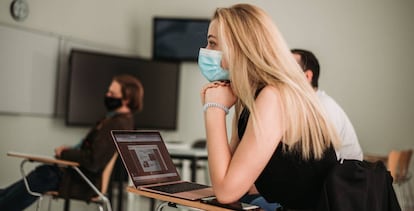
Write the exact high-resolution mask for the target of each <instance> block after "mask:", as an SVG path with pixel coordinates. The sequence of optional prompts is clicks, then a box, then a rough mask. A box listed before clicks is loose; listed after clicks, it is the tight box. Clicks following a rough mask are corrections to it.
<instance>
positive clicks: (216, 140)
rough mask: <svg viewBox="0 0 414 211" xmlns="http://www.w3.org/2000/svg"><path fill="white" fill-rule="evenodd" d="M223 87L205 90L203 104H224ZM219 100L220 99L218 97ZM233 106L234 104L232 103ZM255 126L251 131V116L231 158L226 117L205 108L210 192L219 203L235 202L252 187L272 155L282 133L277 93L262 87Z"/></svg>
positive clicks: (215, 109)
mask: <svg viewBox="0 0 414 211" xmlns="http://www.w3.org/2000/svg"><path fill="white" fill-rule="evenodd" d="M228 91H229V90H226V87H216V88H209V89H207V91H206V96H205V98H206V102H207V100H211V101H213V102H217V103H222V104H223V105H228V104H229V102H230V101H231V100H226V99H224V100H223V99H222V98H224V97H225V96H226V94H223V93H226V92H228ZM220 97H221V98H220ZM233 103H234V102H233ZM255 106H256V112H257V113H256V114H257V123H259V125H257V126H259V127H257V128H260V129H258V130H255V128H254V127H253V124H252V116H250V118H249V120H248V124H247V127H246V131H245V133H244V136H243V138H242V140H241V141H240V144H239V145H238V147H237V149H236V150H235V151H234V154H233V155H232V153H231V150H230V148H229V145H228V140H227V134H226V117H225V113H224V111H222V110H220V108H211V109H207V111H206V112H205V127H206V134H207V150H208V154H209V169H210V176H211V181H212V185H213V189H214V192H215V194H216V196H217V198H218V200H219V201H220V202H222V203H229V202H233V201H236V200H238V199H239V198H240V197H241V196H242V195H243V194H245V193H246V192H247V191H248V190H249V188H250V187H252V185H253V184H254V182H255V180H256V179H257V177H258V176H259V175H260V173H261V172H262V171H263V169H264V167H265V166H266V164H267V163H268V161H269V160H270V158H271V156H272V155H273V153H274V151H275V149H276V147H277V145H278V144H279V142H280V139H281V137H282V134H283V128H284V127H283V125H282V117H281V104H280V96H279V92H278V90H277V89H276V88H274V87H265V88H264V89H263V90H262V91H261V92H260V94H259V95H258V97H257V98H256V101H255Z"/></svg>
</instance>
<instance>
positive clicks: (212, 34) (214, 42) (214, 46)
mask: <svg viewBox="0 0 414 211" xmlns="http://www.w3.org/2000/svg"><path fill="white" fill-rule="evenodd" d="M217 25H218V24H217V21H216V20H212V21H211V22H210V26H209V27H208V33H207V47H206V48H207V49H210V50H216V51H222V47H221V45H220V43H219V39H218V26H217ZM221 67H222V68H223V69H225V70H228V65H227V61H226V58H225V56H223V57H222V59H221Z"/></svg>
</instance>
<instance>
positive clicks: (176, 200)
mask: <svg viewBox="0 0 414 211" xmlns="http://www.w3.org/2000/svg"><path fill="white" fill-rule="evenodd" d="M127 191H128V192H131V193H135V194H138V195H141V196H145V197H149V198H154V199H158V200H161V201H166V202H172V203H176V204H177V205H183V206H187V207H192V208H197V209H202V210H214V211H229V210H230V209H226V208H222V207H217V206H214V205H210V204H205V203H202V202H200V201H190V200H186V199H180V198H176V197H171V196H166V195H161V194H156V193H151V192H147V191H142V190H138V189H136V188H135V187H133V186H128V187H127Z"/></svg>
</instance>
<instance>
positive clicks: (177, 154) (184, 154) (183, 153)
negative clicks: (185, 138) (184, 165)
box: [168, 148, 208, 182]
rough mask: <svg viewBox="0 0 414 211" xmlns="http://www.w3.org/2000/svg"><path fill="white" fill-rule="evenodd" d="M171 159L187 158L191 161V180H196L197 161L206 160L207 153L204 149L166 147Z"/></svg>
mask: <svg viewBox="0 0 414 211" xmlns="http://www.w3.org/2000/svg"><path fill="white" fill-rule="evenodd" d="M168 152H169V153H170V156H171V158H172V159H181V160H189V161H190V162H191V164H190V166H191V181H193V182H196V180H197V162H198V161H199V160H204V161H205V160H207V159H208V154H207V150H206V149H194V148H190V149H179V148H170V149H168Z"/></svg>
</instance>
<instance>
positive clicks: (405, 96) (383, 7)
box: [0, 0, 414, 187]
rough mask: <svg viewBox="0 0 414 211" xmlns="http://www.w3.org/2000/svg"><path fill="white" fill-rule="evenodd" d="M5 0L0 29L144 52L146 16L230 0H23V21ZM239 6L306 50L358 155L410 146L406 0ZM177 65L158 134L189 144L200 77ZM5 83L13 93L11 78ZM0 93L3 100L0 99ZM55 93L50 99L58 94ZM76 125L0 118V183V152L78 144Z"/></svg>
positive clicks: (197, 123) (10, 170) (411, 29)
mask: <svg viewBox="0 0 414 211" xmlns="http://www.w3.org/2000/svg"><path fill="white" fill-rule="evenodd" d="M10 2H11V1H10V0H0V22H1V23H2V24H3V25H8V26H10V25H11V26H14V27H18V28H24V29H29V30H36V31H41V32H46V33H53V34H54V36H60V37H63V38H64V39H65V40H69V41H71V40H82V42H86V43H88V42H90V43H93V44H94V45H99V46H106V47H107V49H109V48H113V49H117V50H119V51H123V52H128V53H132V54H136V55H139V56H143V57H148V58H149V57H150V55H151V53H152V52H151V36H152V31H151V23H152V22H151V21H152V17H153V16H156V15H159V16H161V15H162V16H178V17H203V18H204V17H207V18H208V17H210V15H211V14H212V12H213V11H214V8H216V7H219V6H228V5H231V4H233V3H236V2H237V1H226V2H224V1H220V0H210V1H193V0H175V1H161V0H152V1H145V0H130V1H127V0H122V1H102V0H87V1H85V0H71V1H66V0H36V1H30V0H28V3H29V6H30V14H29V17H28V18H27V20H25V21H23V22H15V21H14V20H13V19H12V18H11V16H10V13H9V5H10ZM244 2H248V3H253V4H256V5H258V6H261V7H263V8H264V9H265V10H266V11H268V12H269V13H270V14H271V16H272V17H273V18H274V20H275V22H276V23H277V25H278V26H279V28H280V30H281V32H282V34H283V35H284V37H285V39H286V41H287V42H288V44H289V46H290V47H292V48H306V49H310V50H312V51H314V52H315V54H316V55H317V56H318V57H319V60H320V62H321V68H322V70H321V71H322V75H321V79H320V86H321V88H322V89H324V90H325V91H327V92H328V94H330V95H331V96H333V97H334V98H335V99H336V100H337V101H338V102H339V104H341V105H342V106H343V108H344V109H345V111H346V112H347V113H348V115H349V117H350V118H351V120H352V122H353V124H354V126H355V129H356V131H357V133H358V136H359V139H360V142H361V146H362V148H363V150H364V152H365V153H375V154H386V153H387V152H388V151H389V150H391V149H394V148H396V149H403V148H414V142H413V140H412V139H413V136H414V134H413V131H414V124H413V123H412V120H413V119H414V109H413V108H414V94H413V91H414V83H412V82H411V81H412V80H413V78H414V70H413V62H412V60H411V59H412V58H413V56H414V55H413V54H414V53H413V52H414V51H413V49H414V43H413V41H412V40H411V39H412V38H414V24H412V20H414V13H412V11H413V10H414V1H411V0H396V1H387V0H365V1H359V0H348V1H330V0H313V1H304V0H290V1H283V0H273V1H265V0H251V1H244ZM0 39H2V37H0ZM0 43H1V42H0ZM0 48H1V46H0ZM181 67H182V70H181V71H182V72H181V77H182V78H181V85H180V95H179V96H180V99H179V105H180V107H179V116H178V123H179V124H178V130H177V131H174V132H163V134H164V136H165V138H166V140H182V141H187V142H190V141H193V140H195V139H197V138H200V137H203V136H204V128H203V120H202V109H201V106H200V102H199V94H198V93H199V90H200V87H201V86H202V85H203V84H204V83H205V82H206V80H205V79H203V78H202V76H201V75H200V74H199V71H198V68H197V65H196V64H195V63H183V64H182V65H181ZM0 71H5V70H0ZM56 71H63V70H62V69H61V68H59V69H58V70H56ZM53 83H56V86H57V87H56V89H59V86H62V83H64V82H63V81H62V80H59V79H56V81H53ZM11 88H12V89H15V91H14V93H15V94H16V95H19V84H15V86H14V87H11ZM0 93H1V92H0ZM37 94H38V95H42V94H43V93H37ZM0 97H1V100H8V99H7V96H0ZM56 98H57V99H56V101H59V99H60V98H62V96H57V97H56ZM57 104H58V103H57ZM16 106H17V105H16ZM57 106H59V105H57ZM86 130H87V129H85V128H76V127H66V126H65V124H64V119H63V118H62V115H60V114H59V112H57V115H33V114H14V115H10V114H7V113H6V114H1V115H0V140H1V142H0V155H1V156H2V158H1V160H0V167H2V169H3V171H2V173H1V175H0V187H1V186H5V185H7V184H9V183H11V182H12V181H14V180H15V179H16V178H18V176H19V171H18V163H19V161H18V160H17V159H15V158H8V157H6V155H5V154H6V152H7V151H9V150H14V151H24V152H34V153H44V154H50V155H52V154H53V148H54V147H55V146H57V145H60V144H68V145H70V144H74V143H76V142H78V140H79V139H80V138H81V137H82V136H83V135H84V134H85V132H86ZM4 169H7V171H4Z"/></svg>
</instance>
